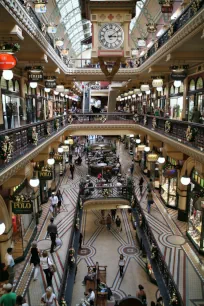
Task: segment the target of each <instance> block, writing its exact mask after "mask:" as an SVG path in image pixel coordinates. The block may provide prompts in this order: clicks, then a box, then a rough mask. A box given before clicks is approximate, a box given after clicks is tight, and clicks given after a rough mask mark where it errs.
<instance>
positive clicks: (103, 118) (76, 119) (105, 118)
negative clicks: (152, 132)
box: [68, 113, 134, 124]
mask: <svg viewBox="0 0 204 306" xmlns="http://www.w3.org/2000/svg"><path fill="white" fill-rule="evenodd" d="M69 121H71V122H72V123H73V124H76V123H85V124H88V123H105V122H107V123H115V121H117V123H119V122H120V123H134V121H133V114H127V113H85V114H83V113H77V114H71V115H69V116H68V122H69Z"/></svg>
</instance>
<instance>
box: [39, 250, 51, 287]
mask: <svg viewBox="0 0 204 306" xmlns="http://www.w3.org/2000/svg"><path fill="white" fill-rule="evenodd" d="M40 264H41V266H42V269H43V271H44V273H45V276H46V281H47V286H48V287H51V286H52V276H53V272H54V271H53V269H52V268H53V262H52V261H51V259H50V258H49V257H48V252H47V251H43V253H42V257H41V258H40Z"/></svg>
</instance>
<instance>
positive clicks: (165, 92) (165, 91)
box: [164, 87, 167, 96]
mask: <svg viewBox="0 0 204 306" xmlns="http://www.w3.org/2000/svg"><path fill="white" fill-rule="evenodd" d="M166 94H167V90H166V87H164V96H166Z"/></svg>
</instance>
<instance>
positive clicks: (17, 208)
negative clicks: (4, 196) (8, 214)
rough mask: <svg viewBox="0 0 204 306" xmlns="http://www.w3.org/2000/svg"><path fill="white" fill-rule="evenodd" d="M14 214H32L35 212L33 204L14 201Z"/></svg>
mask: <svg viewBox="0 0 204 306" xmlns="http://www.w3.org/2000/svg"><path fill="white" fill-rule="evenodd" d="M12 212H13V213H14V214H16V215H19V214H20V215H24V214H31V213H32V212H33V203H32V201H31V200H26V199H19V201H17V200H15V201H12Z"/></svg>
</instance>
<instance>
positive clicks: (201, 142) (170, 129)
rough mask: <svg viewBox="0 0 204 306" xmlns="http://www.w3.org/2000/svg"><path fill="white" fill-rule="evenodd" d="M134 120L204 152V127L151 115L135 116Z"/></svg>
mask: <svg viewBox="0 0 204 306" xmlns="http://www.w3.org/2000/svg"><path fill="white" fill-rule="evenodd" d="M134 120H135V122H136V123H137V124H140V125H142V126H144V127H146V128H148V129H150V130H153V131H155V132H157V133H160V134H163V135H165V136H167V137H170V138H172V139H173V140H176V141H178V142H180V143H183V144H185V145H187V146H190V147H193V148H194V149H197V150H200V151H203V150H204V125H203V124H199V123H192V122H189V121H179V120H174V119H168V118H163V117H155V116H149V115H135V116H134Z"/></svg>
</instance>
